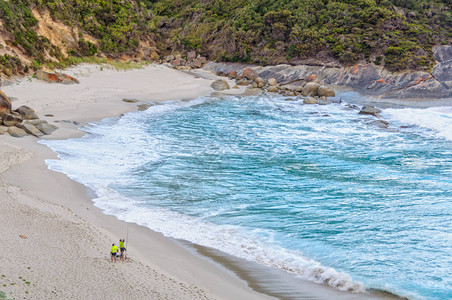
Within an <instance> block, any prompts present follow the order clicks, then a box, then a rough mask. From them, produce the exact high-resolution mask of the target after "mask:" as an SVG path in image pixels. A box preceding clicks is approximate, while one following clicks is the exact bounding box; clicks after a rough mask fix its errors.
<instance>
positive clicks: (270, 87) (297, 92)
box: [212, 67, 341, 105]
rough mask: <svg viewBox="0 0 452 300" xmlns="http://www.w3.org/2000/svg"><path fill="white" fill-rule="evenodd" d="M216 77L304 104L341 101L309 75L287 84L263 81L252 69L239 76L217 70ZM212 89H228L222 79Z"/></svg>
mask: <svg viewBox="0 0 452 300" xmlns="http://www.w3.org/2000/svg"><path fill="white" fill-rule="evenodd" d="M216 75H217V76H225V77H228V78H229V79H231V80H235V83H236V85H237V86H248V87H250V88H255V89H261V90H262V91H266V92H268V93H279V94H281V95H284V96H299V97H303V102H304V103H305V104H323V105H324V104H330V103H340V102H341V99H340V98H339V97H335V95H336V94H335V92H334V90H333V88H332V87H331V86H328V85H326V84H325V83H321V82H320V81H319V80H318V78H317V76H316V75H312V74H311V75H309V76H307V77H306V78H302V79H297V80H292V81H289V82H283V83H279V82H278V81H277V80H276V78H274V77H271V78H268V79H264V78H262V77H260V76H259V74H258V73H257V72H256V71H255V70H254V69H252V68H249V67H247V68H245V69H244V70H243V72H242V74H241V75H238V72H237V71H235V70H231V71H228V72H227V73H226V72H223V71H221V70H218V71H217V72H216ZM212 88H213V89H215V90H217V91H221V90H224V89H228V88H229V85H227V82H226V81H225V80H223V79H219V80H216V81H215V82H214V83H212Z"/></svg>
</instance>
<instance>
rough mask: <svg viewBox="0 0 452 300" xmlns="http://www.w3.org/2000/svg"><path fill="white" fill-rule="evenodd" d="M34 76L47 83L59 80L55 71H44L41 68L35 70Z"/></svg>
mask: <svg viewBox="0 0 452 300" xmlns="http://www.w3.org/2000/svg"><path fill="white" fill-rule="evenodd" d="M36 78H37V79H39V80H44V81H47V82H49V83H58V82H60V80H59V77H58V75H57V74H55V73H51V72H46V71H43V70H38V71H36Z"/></svg>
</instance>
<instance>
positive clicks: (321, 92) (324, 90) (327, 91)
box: [317, 85, 336, 97]
mask: <svg viewBox="0 0 452 300" xmlns="http://www.w3.org/2000/svg"><path fill="white" fill-rule="evenodd" d="M317 95H318V96H319V97H334V96H336V94H335V93H334V91H333V89H332V88H330V87H328V86H325V85H321V86H319V89H318V90H317Z"/></svg>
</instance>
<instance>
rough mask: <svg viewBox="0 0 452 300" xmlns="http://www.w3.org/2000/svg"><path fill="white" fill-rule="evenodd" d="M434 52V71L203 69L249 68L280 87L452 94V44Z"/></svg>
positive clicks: (404, 95)
mask: <svg viewBox="0 0 452 300" xmlns="http://www.w3.org/2000/svg"><path fill="white" fill-rule="evenodd" d="M434 54H435V58H436V60H437V64H436V66H435V67H434V68H433V70H432V72H431V73H428V72H422V71H417V72H414V71H405V72H398V73H392V72H389V71H388V70H385V69H384V68H382V67H379V66H376V65H373V64H361V65H356V66H353V67H326V66H307V65H297V66H292V65H277V66H265V67H260V66H255V67H250V66H249V65H245V64H239V63H213V62H209V63H208V64H207V65H206V66H204V69H206V70H211V71H212V72H216V71H218V70H221V71H222V72H225V73H228V72H229V71H231V70H235V71H237V73H240V72H244V71H245V70H246V69H249V70H252V71H254V72H255V73H256V75H255V76H256V77H255V78H257V77H261V78H263V79H266V80H268V79H270V78H275V79H276V80H277V82H278V83H279V84H280V85H281V87H283V86H285V85H286V84H289V83H290V84H291V85H298V86H301V87H302V86H304V85H305V84H306V83H308V82H323V83H325V84H327V85H337V86H344V87H350V88H353V89H354V90H356V91H358V92H359V93H361V94H363V95H370V96H378V97H384V98H401V99H410V98H413V99H414V98H416V99H422V98H424V99H432V98H451V97H452V46H439V47H435V48H434ZM247 72H249V71H247ZM254 72H253V73H254ZM255 78H254V79H255ZM254 79H252V80H254Z"/></svg>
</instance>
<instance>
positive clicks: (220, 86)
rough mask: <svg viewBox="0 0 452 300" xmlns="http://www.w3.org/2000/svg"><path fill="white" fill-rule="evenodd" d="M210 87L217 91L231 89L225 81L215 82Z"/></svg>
mask: <svg viewBox="0 0 452 300" xmlns="http://www.w3.org/2000/svg"><path fill="white" fill-rule="evenodd" d="M210 86H211V87H212V88H213V89H214V90H216V91H223V90H229V89H230V88H231V87H230V86H229V84H228V83H227V81H226V80H224V79H218V80H215V81H214V82H212V84H211V85H210Z"/></svg>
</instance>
